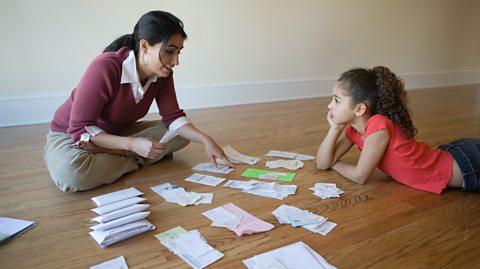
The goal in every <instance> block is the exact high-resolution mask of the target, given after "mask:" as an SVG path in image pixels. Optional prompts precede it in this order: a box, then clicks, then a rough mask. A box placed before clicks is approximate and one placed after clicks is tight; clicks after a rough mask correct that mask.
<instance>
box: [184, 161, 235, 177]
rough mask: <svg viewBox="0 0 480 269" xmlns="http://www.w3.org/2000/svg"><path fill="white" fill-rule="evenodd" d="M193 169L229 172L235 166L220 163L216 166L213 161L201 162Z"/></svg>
mask: <svg viewBox="0 0 480 269" xmlns="http://www.w3.org/2000/svg"><path fill="white" fill-rule="evenodd" d="M192 169H193V170H197V171H205V172H212V173H221V174H228V173H230V172H232V171H233V168H231V167H229V166H226V165H220V164H219V165H217V167H215V166H214V165H213V164H211V163H199V164H197V165H195V166H194V167H193V168H192Z"/></svg>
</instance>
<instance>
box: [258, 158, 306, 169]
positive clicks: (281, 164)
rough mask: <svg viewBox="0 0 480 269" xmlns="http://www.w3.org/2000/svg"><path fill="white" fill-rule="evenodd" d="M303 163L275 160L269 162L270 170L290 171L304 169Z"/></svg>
mask: <svg viewBox="0 0 480 269" xmlns="http://www.w3.org/2000/svg"><path fill="white" fill-rule="evenodd" d="M303 165H304V164H303V162H302V161H300V160H288V161H287V160H275V161H267V165H266V166H267V167H268V168H271V169H273V168H286V169H289V170H297V169H299V168H302V167H303Z"/></svg>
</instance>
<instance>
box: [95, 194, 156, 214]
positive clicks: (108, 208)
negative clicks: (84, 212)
mask: <svg viewBox="0 0 480 269" xmlns="http://www.w3.org/2000/svg"><path fill="white" fill-rule="evenodd" d="M145 200H147V199H145V198H142V197H133V198H128V199H125V200H122V201H118V202H115V203H113V204H108V205H104V206H101V207H97V208H92V209H91V210H92V211H93V212H95V213H97V214H98V215H104V214H107V213H109V212H112V211H115V210H118V209H121V208H125V207H128V206H131V205H134V204H138V203H141V202H143V201H145Z"/></svg>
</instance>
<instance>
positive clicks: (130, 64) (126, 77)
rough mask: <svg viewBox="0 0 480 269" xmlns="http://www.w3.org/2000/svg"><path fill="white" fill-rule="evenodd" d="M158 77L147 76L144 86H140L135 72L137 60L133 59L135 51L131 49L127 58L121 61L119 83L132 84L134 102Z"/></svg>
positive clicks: (137, 100) (139, 99) (136, 101)
mask: <svg viewBox="0 0 480 269" xmlns="http://www.w3.org/2000/svg"><path fill="white" fill-rule="evenodd" d="M157 79H158V77H157V76H155V75H153V76H151V77H149V78H148V80H147V83H145V86H142V84H141V83H140V77H139V76H138V72H137V61H136V60H135V53H134V52H133V50H131V51H130V53H128V57H127V59H125V60H124V61H123V63H122V77H121V79H120V83H121V84H127V83H130V84H132V93H133V97H135V104H138V103H139V102H140V101H141V100H142V99H143V95H144V94H145V93H146V92H147V90H148V87H150V84H152V83H153V82H156V81H157Z"/></svg>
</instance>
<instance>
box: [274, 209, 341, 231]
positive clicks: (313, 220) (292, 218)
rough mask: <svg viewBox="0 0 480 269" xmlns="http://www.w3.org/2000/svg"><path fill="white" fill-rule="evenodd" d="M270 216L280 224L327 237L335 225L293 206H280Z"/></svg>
mask: <svg viewBox="0 0 480 269" xmlns="http://www.w3.org/2000/svg"><path fill="white" fill-rule="evenodd" d="M272 214H273V215H274V216H275V217H276V218H277V220H278V222H279V223H281V224H291V225H292V226H293V227H303V228H305V229H307V230H309V231H311V232H314V233H319V234H321V235H324V236H325V235H327V234H328V233H329V232H330V231H331V230H332V229H333V228H335V226H336V225H337V224H336V223H333V222H330V221H327V218H325V217H323V216H319V215H316V214H313V213H311V212H309V211H308V210H301V209H299V208H297V207H294V206H288V205H281V206H279V207H278V208H277V209H275V210H274V211H273V212H272Z"/></svg>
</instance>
